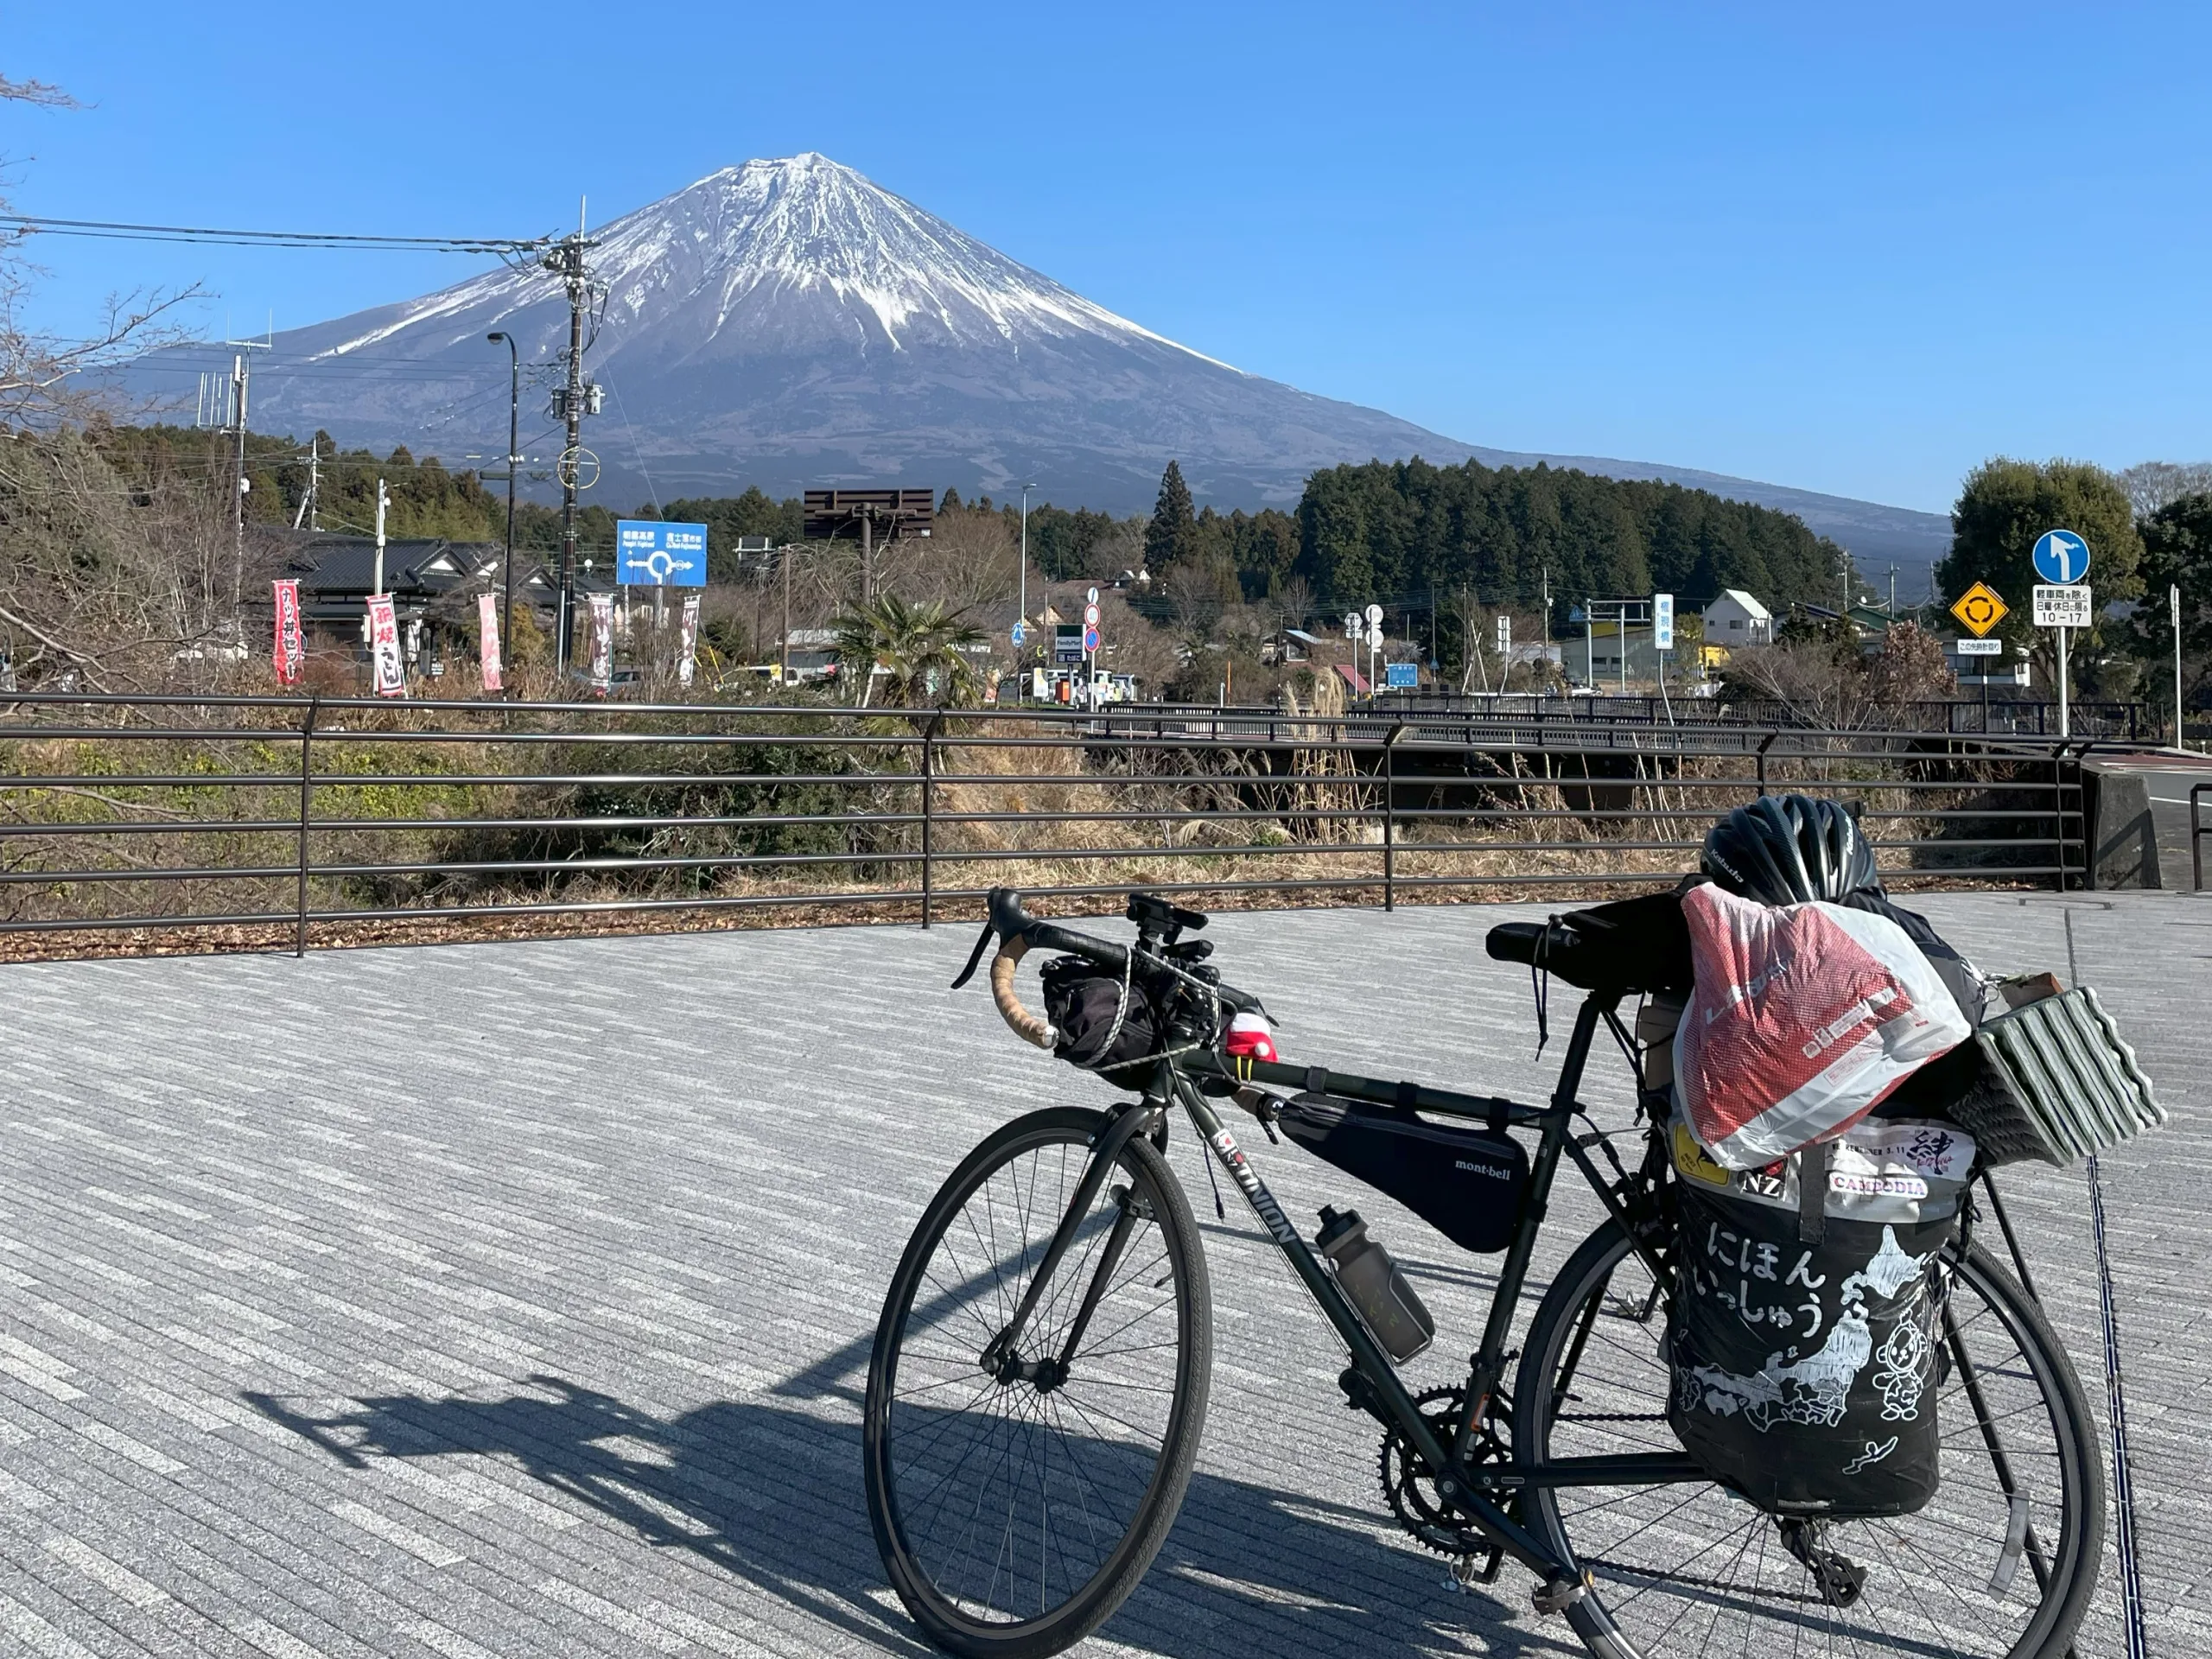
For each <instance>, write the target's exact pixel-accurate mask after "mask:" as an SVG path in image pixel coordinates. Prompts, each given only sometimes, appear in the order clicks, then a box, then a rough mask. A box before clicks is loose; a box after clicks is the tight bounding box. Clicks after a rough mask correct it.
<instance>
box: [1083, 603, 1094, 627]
mask: <svg viewBox="0 0 2212 1659" xmlns="http://www.w3.org/2000/svg"><path fill="white" fill-rule="evenodd" d="M1083 626H1084V627H1086V628H1095V627H1096V626H1098V607H1096V605H1086V606H1084V607H1083Z"/></svg>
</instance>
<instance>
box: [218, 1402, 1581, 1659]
mask: <svg viewBox="0 0 2212 1659" xmlns="http://www.w3.org/2000/svg"><path fill="white" fill-rule="evenodd" d="M525 1386H527V1387H528V1388H530V1389H534V1390H535V1392H531V1393H516V1394H513V1395H509V1396H507V1397H506V1398H504V1399H493V1400H485V1399H475V1398H469V1397H466V1396H460V1397H452V1398H446V1399H433V1398H428V1397H424V1396H421V1395H390V1396H385V1397H381V1398H374V1399H364V1400H361V1401H359V1402H357V1407H358V1408H357V1409H355V1410H353V1411H349V1412H345V1413H341V1414H337V1415H334V1416H326V1417H318V1416H315V1415H313V1414H308V1413H306V1412H303V1411H299V1410H296V1409H294V1408H291V1407H290V1406H288V1405H287V1404H286V1403H285V1402H283V1400H282V1399H280V1398H277V1397H276V1396H273V1395H267V1394H258V1393H248V1394H246V1395H243V1396H242V1397H243V1398H244V1399H245V1402H247V1403H248V1404H249V1405H251V1406H252V1407H253V1408H256V1409H257V1410H258V1411H260V1412H261V1413H263V1414H264V1415H266V1416H267V1417H269V1418H270V1420H271V1421H275V1422H277V1423H279V1424H282V1425H283V1426H284V1427H288V1428H289V1429H291V1430H293V1431H294V1432H295V1433H298V1434H300V1435H302V1437H303V1438H305V1439H307V1440H310V1441H312V1442H313V1443H314V1444H315V1445H316V1446H320V1447H321V1448H322V1449H323V1450H324V1451H326V1452H328V1453H329V1454H330V1455H331V1456H333V1457H334V1458H336V1459H339V1460H340V1461H341V1462H343V1463H344V1464H346V1465H348V1466H350V1467H353V1468H368V1467H370V1466H372V1465H373V1464H374V1463H375V1462H377V1461H378V1460H380V1459H433V1458H447V1457H472V1456H473V1457H480V1458H481V1457H490V1458H496V1459H500V1460H502V1461H503V1462H505V1463H507V1464H508V1465H510V1466H512V1467H515V1468H518V1469H520V1470H522V1471H524V1473H526V1474H528V1475H529V1476H530V1477H531V1478H533V1479H534V1480H537V1481H539V1482H541V1483H543V1484H544V1485H546V1486H548V1487H550V1488H551V1489H553V1490H554V1491H556V1492H557V1493H560V1494H563V1495H564V1496H565V1497H568V1498H569V1499H570V1500H573V1501H574V1502H575V1503H578V1504H581V1505H582V1506H585V1507H587V1508H588V1509H589V1510H593V1511H594V1512H596V1513H598V1514H600V1515H601V1516H607V1518H609V1519H611V1520H613V1521H614V1522H618V1523H620V1524H621V1525H622V1526H624V1527H626V1528H627V1529H630V1530H631V1531H632V1533H633V1534H634V1535H636V1536H637V1537H638V1538H639V1540H640V1541H643V1542H645V1544H647V1545H649V1546H652V1547H653V1548H669V1549H681V1550H685V1551H689V1552H691V1553H692V1554H696V1555H697V1556H698V1557H699V1558H701V1559H702V1560H704V1561H706V1562H708V1563H709V1564H711V1565H712V1566H713V1567H715V1568H717V1569H718V1570H720V1571H722V1572H725V1573H729V1574H730V1575H731V1576H733V1577H734V1578H736V1579H739V1580H743V1581H744V1582H746V1583H747V1584H750V1585H752V1586H754V1587H756V1588H757V1589H760V1590H761V1591H764V1592H767V1593H769V1594H771V1595H773V1596H776V1597H779V1598H780V1599H783V1600H785V1601H786V1602H787V1603H789V1604H790V1605H792V1606H794V1607H796V1608H798V1609H800V1610H802V1611H805V1612H808V1613H810V1614H812V1615H813V1616H814V1617H816V1618H820V1619H822V1620H823V1621H824V1622H825V1623H827V1624H830V1625H832V1626H834V1627H835V1628H836V1629H837V1630H840V1631H842V1632H844V1633H845V1634H846V1635H848V1636H849V1637H855V1638H858V1639H860V1640H861V1641H863V1642H865V1643H868V1645H870V1646H872V1647H874V1648H876V1649H880V1650H884V1651H890V1652H899V1653H908V1654H917V1655H919V1654H925V1653H928V1652H930V1651H931V1649H928V1648H926V1647H925V1646H924V1645H923V1644H922V1643H920V1641H919V1640H918V1638H917V1637H915V1635H914V1634H913V1632H912V1627H911V1626H910V1625H909V1624H907V1622H906V1617H905V1614H904V1611H903V1610H901V1609H899V1607H898V1606H897V1605H895V1603H890V1602H889V1601H888V1599H887V1592H886V1591H885V1580H884V1575H883V1568H882V1565H881V1563H880V1560H878V1558H877V1555H876V1550H875V1541H874V1535H873V1534H872V1532H871V1530H870V1528H869V1524H868V1513H867V1509H866V1505H865V1502H864V1498H863V1495H862V1491H861V1446H860V1428H859V1425H858V1424H857V1423H856V1422H853V1421H832V1420H830V1419H827V1418H823V1417H818V1416H815V1415H813V1414H810V1413H807V1412H805V1411H803V1410H798V1409H792V1408H786V1407H784V1406H780V1405H775V1404H770V1403H766V1402H749V1401H717V1402H713V1403H710V1404H708V1405H704V1406H700V1407H697V1408H694V1409H692V1410H690V1411H687V1412H683V1413H682V1414H678V1415H676V1416H673V1417H670V1418H661V1417H657V1416H655V1415H654V1414H652V1413H650V1412H647V1411H644V1410H640V1409H639V1408H635V1407H632V1406H630V1405H627V1404H626V1403H625V1402H622V1401H620V1400H619V1399H617V1398H615V1397H614V1396H613V1395H606V1394H601V1393H599V1392H596V1391H594V1390H593V1389H586V1388H582V1387H579V1386H578V1385H576V1384H575V1383H569V1382H567V1381H565V1380H564V1379H562V1378H559V1377H554V1376H533V1377H531V1378H529V1379H527V1381H526V1385H525ZM1386 1530H1387V1529H1386V1527H1385V1526H1384V1524H1383V1522H1381V1521H1380V1519H1379V1516H1377V1515H1376V1514H1373V1513H1369V1512H1364V1511H1360V1510H1351V1509H1348V1508H1345V1507H1344V1506H1341V1505H1338V1504H1335V1503H1329V1502H1326V1501H1325V1500H1320V1499H1316V1498H1313V1497H1298V1496H1287V1495H1286V1494H1284V1493H1282V1492H1281V1491H1276V1490H1274V1489H1272V1488H1268V1487H1263V1486H1261V1485H1257V1484H1251V1483H1248V1482H1244V1481H1238V1480H1232V1479H1229V1478H1224V1477H1221V1476H1217V1475H1212V1474H1208V1473H1205V1472H1203V1471H1202V1472H1200V1473H1198V1475H1196V1476H1194V1477H1193V1478H1192V1482H1191V1487H1190V1493H1189V1496H1188V1497H1187V1498H1186V1499H1185V1503H1184V1506H1183V1510H1182V1514H1181V1516H1180V1518H1179V1520H1178V1522H1176V1525H1175V1528H1174V1530H1173V1533H1172V1534H1171V1535H1169V1538H1168V1541H1167V1544H1166V1548H1164V1549H1163V1550H1162V1551H1161V1552H1160V1558H1159V1560H1157V1561H1156V1562H1155V1563H1154V1566H1153V1568H1152V1570H1151V1572H1150V1573H1148V1574H1147V1576H1146V1579H1145V1581H1144V1583H1143V1584H1142V1585H1141V1586H1139V1588H1138V1590H1137V1592H1136V1593H1135V1595H1133V1596H1132V1597H1131V1598H1130V1599H1129V1600H1128V1603H1127V1604H1126V1605H1124V1606H1123V1607H1122V1610H1121V1611H1119V1612H1118V1613H1116V1615H1115V1617H1114V1618H1112V1619H1111V1620H1109V1622H1108V1624H1107V1625H1106V1627H1105V1629H1104V1630H1103V1632H1102V1633H1101V1634H1102V1636H1103V1637H1105V1638H1106V1639H1107V1640H1109V1641H1112V1642H1116V1643H1124V1644H1127V1645H1128V1646H1130V1647H1133V1648H1135V1649H1141V1650H1142V1651H1146V1652H1150V1653H1154V1654H1159V1655H1161V1656H1164V1659H1215V1656H1218V1655H1221V1654H1223V1653H1229V1652H1270V1651H1281V1650H1283V1649H1286V1648H1287V1647H1289V1646H1291V1645H1293V1644H1296V1645H1298V1646H1300V1647H1307V1646H1315V1645H1319V1646H1321V1647H1324V1648H1325V1649H1328V1650H1332V1651H1357V1652H1360V1653H1363V1654H1369V1653H1390V1652H1402V1653H1406V1654H1409V1655H1411V1654H1428V1653H1434V1652H1439V1651H1447V1652H1465V1651H1470V1650H1472V1651H1476V1652H1484V1653H1489V1654H1493V1655H1508V1656H1522V1655H1529V1656H1534V1655H1554V1654H1557V1655H1572V1654H1576V1653H1580V1651H1581V1649H1580V1644H1579V1643H1575V1642H1573V1640H1572V1639H1571V1637H1568V1636H1567V1632H1566V1631H1565V1630H1564V1629H1563V1628H1562V1629H1561V1630H1560V1634H1559V1636H1557V1637H1552V1636H1550V1635H1548V1634H1547V1633H1541V1632H1531V1631H1529V1630H1523V1629H1520V1628H1516V1626H1514V1625H1513V1624H1511V1623H1510V1618H1511V1611H1510V1602H1509V1601H1508V1600H1507V1599H1506V1598H1507V1597H1509V1596H1517V1595H1518V1594H1519V1592H1520V1586H1521V1583H1522V1580H1523V1578H1524V1576H1525V1575H1522V1574H1521V1573H1519V1572H1518V1570H1517V1569H1516V1568H1513V1567H1508V1568H1507V1570H1506V1573H1505V1574H1504V1575H1503V1577H1502V1578H1501V1580H1500V1583H1499V1584H1498V1586H1496V1591H1495V1593H1494V1594H1493V1593H1489V1592H1484V1591H1479V1590H1478V1591H1476V1592H1471V1593H1468V1594H1465V1595H1458V1594H1453V1593H1451V1592H1448V1591H1447V1590H1446V1588H1445V1573H1444V1566H1443V1562H1442V1560H1440V1558H1438V1557H1435V1556H1431V1555H1427V1554H1421V1553H1418V1552H1415V1551H1414V1550H1412V1549H1410V1548H1397V1547H1393V1546H1392V1545H1391V1544H1389V1543H1388V1542H1386V1541H1384V1539H1383V1533H1384V1532H1385V1531H1386ZM1509 1586H1510V1587H1509Z"/></svg>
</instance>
